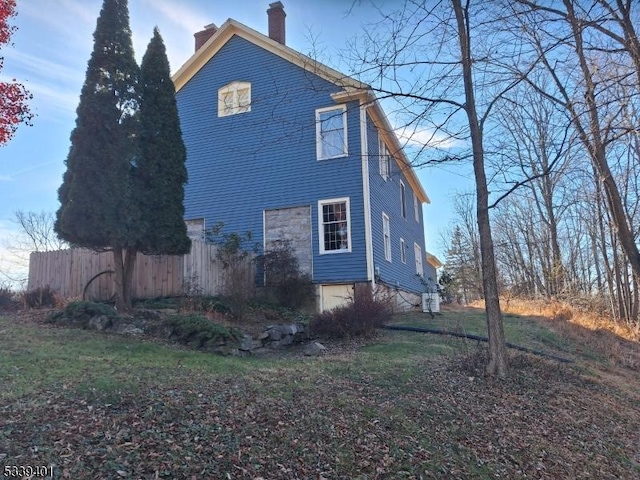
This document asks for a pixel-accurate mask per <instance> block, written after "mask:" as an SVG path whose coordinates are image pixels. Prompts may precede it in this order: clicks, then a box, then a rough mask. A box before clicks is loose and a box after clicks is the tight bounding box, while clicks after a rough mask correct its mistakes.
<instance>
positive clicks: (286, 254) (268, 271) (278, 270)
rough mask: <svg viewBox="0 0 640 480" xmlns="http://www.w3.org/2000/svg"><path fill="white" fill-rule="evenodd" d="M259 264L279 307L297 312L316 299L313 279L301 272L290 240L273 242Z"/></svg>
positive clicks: (268, 290)
mask: <svg viewBox="0 0 640 480" xmlns="http://www.w3.org/2000/svg"><path fill="white" fill-rule="evenodd" d="M258 262H259V265H260V267H261V268H262V269H263V270H264V272H265V278H266V282H265V287H266V289H267V292H268V294H270V296H273V297H274V299H275V301H276V302H277V303H278V305H280V306H282V307H285V308H289V309H292V310H296V309H298V308H300V307H301V306H303V305H305V304H308V303H309V302H310V301H311V300H312V299H313V298H314V296H315V286H314V285H313V283H312V282H311V277H309V275H307V274H304V273H302V272H301V271H300V265H299V262H298V259H297V258H296V256H295V252H294V251H293V246H292V245H291V241H290V240H278V241H275V242H273V244H272V246H271V248H270V249H269V250H267V251H265V253H264V254H263V255H261V256H260V257H259V258H258Z"/></svg>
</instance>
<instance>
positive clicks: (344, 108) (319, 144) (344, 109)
mask: <svg viewBox="0 0 640 480" xmlns="http://www.w3.org/2000/svg"><path fill="white" fill-rule="evenodd" d="M331 110H336V111H338V110H341V111H342V113H341V115H342V129H343V132H344V135H343V138H344V142H343V145H342V153H340V154H338V155H334V156H332V157H323V156H322V140H321V138H320V125H321V123H322V122H321V121H320V114H321V113H324V112H329V111H331ZM348 145H349V141H348V139H347V106H346V105H338V106H337V107H325V108H318V109H317V110H316V158H317V159H318V160H330V159H332V158H342V157H346V156H347V155H349V151H348V148H347V146H348Z"/></svg>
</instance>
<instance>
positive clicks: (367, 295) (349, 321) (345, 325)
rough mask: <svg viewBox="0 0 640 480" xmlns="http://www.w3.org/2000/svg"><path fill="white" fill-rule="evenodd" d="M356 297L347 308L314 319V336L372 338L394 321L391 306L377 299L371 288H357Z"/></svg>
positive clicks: (337, 309) (336, 309)
mask: <svg viewBox="0 0 640 480" xmlns="http://www.w3.org/2000/svg"><path fill="white" fill-rule="evenodd" d="M354 296H355V298H354V299H353V301H352V302H351V303H349V304H348V305H345V306H344V307H337V308H334V309H333V310H330V311H327V312H323V313H320V314H318V315H316V316H315V317H313V319H312V320H311V323H310V325H309V327H310V330H311V334H312V335H319V336H323V337H328V338H352V337H358V336H363V337H370V336H372V335H373V334H374V333H375V331H376V329H378V328H380V327H381V326H382V325H383V324H385V323H386V322H388V321H389V320H390V319H391V308H390V307H389V304H388V303H387V302H386V301H384V300H379V299H375V298H374V297H373V295H372V294H371V289H370V287H369V286H368V285H359V286H357V287H356V289H355V295H354Z"/></svg>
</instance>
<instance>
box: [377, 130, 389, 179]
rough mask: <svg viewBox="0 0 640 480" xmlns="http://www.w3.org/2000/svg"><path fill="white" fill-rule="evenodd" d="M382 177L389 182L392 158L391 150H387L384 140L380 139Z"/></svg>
mask: <svg viewBox="0 0 640 480" xmlns="http://www.w3.org/2000/svg"><path fill="white" fill-rule="evenodd" d="M379 151H380V159H379V162H380V175H381V176H382V178H384V179H385V180H389V175H390V173H391V156H390V155H389V150H388V149H387V145H386V144H385V143H384V140H382V138H380V146H379Z"/></svg>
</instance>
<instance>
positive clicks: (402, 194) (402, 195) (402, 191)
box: [400, 180, 407, 218]
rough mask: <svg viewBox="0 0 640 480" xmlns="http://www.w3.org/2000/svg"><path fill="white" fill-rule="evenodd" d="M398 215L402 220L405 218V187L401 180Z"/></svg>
mask: <svg viewBox="0 0 640 480" xmlns="http://www.w3.org/2000/svg"><path fill="white" fill-rule="evenodd" d="M400 213H401V214H402V218H407V187H405V186H404V182H403V181H402V180H400Z"/></svg>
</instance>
